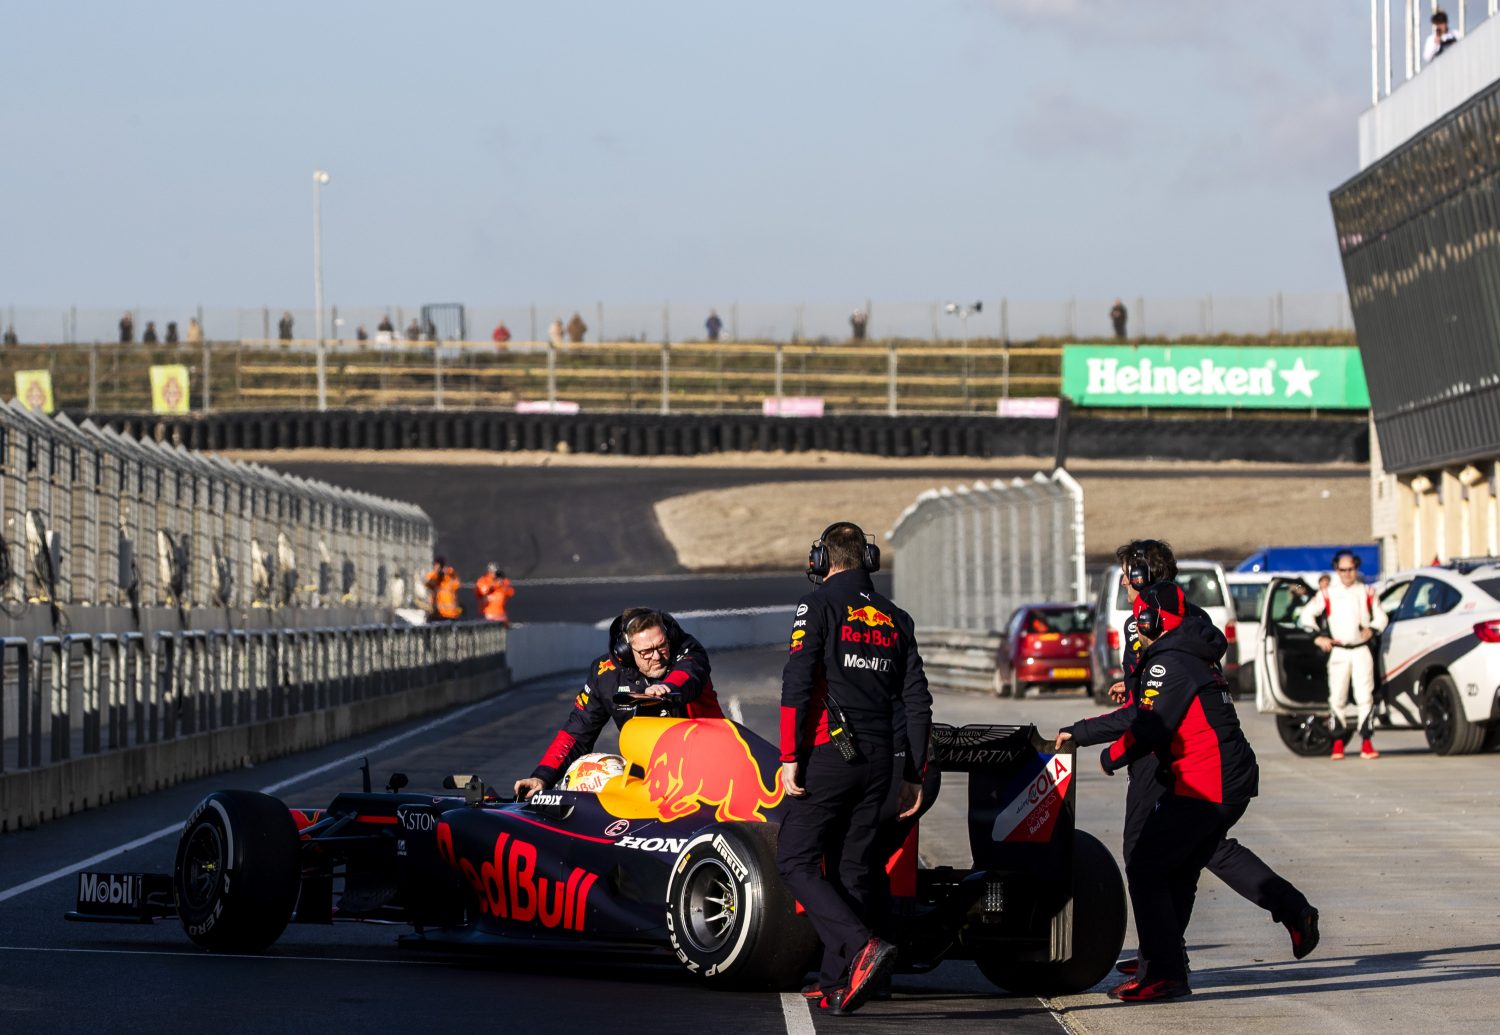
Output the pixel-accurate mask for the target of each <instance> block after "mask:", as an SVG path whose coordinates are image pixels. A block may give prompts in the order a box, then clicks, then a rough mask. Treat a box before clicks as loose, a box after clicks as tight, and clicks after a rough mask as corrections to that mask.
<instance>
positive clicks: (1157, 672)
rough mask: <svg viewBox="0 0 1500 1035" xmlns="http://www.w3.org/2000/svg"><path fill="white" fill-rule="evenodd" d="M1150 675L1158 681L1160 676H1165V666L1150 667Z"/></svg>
mask: <svg viewBox="0 0 1500 1035" xmlns="http://www.w3.org/2000/svg"><path fill="white" fill-rule="evenodd" d="M1151 674H1152V675H1153V676H1155V677H1156V678H1157V679H1160V678H1161V677H1162V676H1164V675H1166V674H1167V666H1165V665H1152V666H1151Z"/></svg>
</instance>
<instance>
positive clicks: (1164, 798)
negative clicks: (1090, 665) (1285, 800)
mask: <svg viewBox="0 0 1500 1035" xmlns="http://www.w3.org/2000/svg"><path fill="white" fill-rule="evenodd" d="M1141 599H1142V600H1143V601H1144V602H1145V606H1143V607H1142V608H1141V610H1140V611H1139V613H1137V614H1136V616H1135V617H1136V630H1135V632H1136V638H1137V639H1139V640H1140V643H1141V656H1140V660H1139V664H1138V666H1137V668H1138V671H1137V685H1138V688H1139V691H1140V692H1139V694H1138V695H1137V696H1136V698H1135V700H1134V701H1133V702H1132V705H1131V712H1132V715H1131V719H1130V725H1129V727H1128V728H1127V729H1126V730H1125V731H1124V732H1123V733H1122V734H1121V735H1120V737H1119V739H1117V740H1115V741H1114V742H1113V743H1112V744H1110V745H1109V746H1108V747H1106V748H1105V749H1104V751H1103V753H1102V754H1101V755H1100V759H1099V761H1100V765H1101V767H1102V768H1103V769H1104V771H1105V772H1106V773H1109V774H1111V775H1113V773H1114V772H1115V770H1117V769H1121V768H1124V767H1126V766H1129V765H1130V764H1131V763H1132V762H1135V761H1136V760H1138V759H1140V758H1144V757H1145V756H1146V755H1147V754H1151V753H1155V754H1156V756H1157V759H1158V768H1157V774H1158V776H1159V777H1160V778H1163V779H1166V780H1169V781H1170V783H1169V786H1168V787H1167V789H1166V790H1165V792H1164V793H1163V794H1162V795H1161V797H1160V799H1159V800H1158V801H1157V803H1156V807H1155V808H1154V809H1153V810H1152V811H1151V813H1150V814H1149V815H1148V816H1147V817H1146V821H1145V822H1144V823H1143V824H1142V825H1141V831H1140V835H1139V837H1138V838H1137V839H1136V842H1135V847H1134V849H1133V850H1132V851H1131V853H1130V855H1129V857H1128V858H1127V860H1126V863H1125V877H1126V881H1127V883H1128V885H1129V888H1130V904H1131V907H1132V908H1133V909H1134V911H1135V929H1136V936H1137V938H1138V939H1139V945H1140V969H1139V970H1138V971H1137V972H1136V974H1135V976H1134V977H1132V978H1131V979H1130V980H1128V981H1125V982H1124V983H1122V984H1119V985H1116V986H1115V987H1114V988H1112V989H1110V991H1109V997H1110V998H1111V999H1119V1000H1122V1001H1124V1002H1150V1001H1154V1000H1160V999H1177V998H1180V997H1182V996H1185V995H1191V994H1192V989H1191V988H1190V987H1189V985H1188V975H1187V960H1186V957H1185V954H1184V953H1183V950H1182V947H1183V943H1184V939H1185V937H1186V934H1187V926H1188V921H1189V920H1190V919H1191V918H1192V913H1193V900H1194V898H1195V897H1196V895H1197V890H1198V878H1199V876H1200V875H1201V874H1202V872H1203V868H1204V867H1205V866H1206V865H1207V864H1208V860H1209V859H1210V858H1211V857H1212V856H1213V854H1214V851H1215V850H1216V849H1217V848H1218V847H1219V845H1220V844H1222V843H1223V842H1224V840H1225V839H1226V837H1227V835H1228V833H1229V830H1230V828H1231V827H1233V826H1234V825H1235V823H1237V822H1239V820H1240V817H1241V816H1243V815H1244V814H1245V810H1246V808H1248V807H1249V805H1250V799H1251V798H1253V797H1255V795H1256V794H1257V792H1258V789H1259V782H1260V768H1259V766H1258V765H1257V764H1256V761H1255V752H1254V751H1252V750H1251V748H1250V742H1249V741H1248V740H1246V739H1245V734H1244V731H1243V730H1242V729H1240V720H1239V716H1238V715H1237V714H1236V713H1235V710H1234V699H1233V697H1232V696H1231V695H1230V693H1229V682H1228V680H1226V679H1225V678H1224V673H1223V671H1222V670H1221V669H1220V667H1219V665H1218V659H1219V657H1220V656H1222V653H1223V648H1222V646H1220V644H1221V643H1222V636H1219V637H1217V638H1216V637H1215V636H1213V635H1212V634H1211V631H1212V632H1217V630H1212V626H1210V627H1209V629H1204V628H1202V627H1203V625H1204V624H1205V620H1204V619H1201V618H1198V617H1196V616H1192V615H1190V614H1189V611H1188V605H1187V598H1186V597H1185V596H1184V595H1183V592H1182V587H1180V586H1178V585H1177V583H1175V582H1155V583H1152V584H1151V585H1149V586H1147V587H1146V588H1145V589H1143V590H1141Z"/></svg>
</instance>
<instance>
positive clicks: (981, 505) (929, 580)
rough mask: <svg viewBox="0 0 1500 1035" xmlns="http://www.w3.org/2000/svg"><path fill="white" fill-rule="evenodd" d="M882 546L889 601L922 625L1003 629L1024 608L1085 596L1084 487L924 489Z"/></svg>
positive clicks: (1065, 478) (1031, 484)
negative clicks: (887, 549)
mask: <svg viewBox="0 0 1500 1035" xmlns="http://www.w3.org/2000/svg"><path fill="white" fill-rule="evenodd" d="M886 538H887V539H889V540H891V541H892V543H894V544H895V546H896V548H897V549H898V550H899V551H900V554H901V563H900V564H899V565H897V566H896V572H895V598H896V599H897V600H899V601H900V602H901V606H902V607H904V608H906V609H907V610H908V611H909V612H910V613H911V615H912V617H913V618H914V619H916V621H917V624H918V625H920V626H923V627H927V628H942V629H970V630H984V631H993V630H1001V629H1003V628H1004V626H1005V623H1006V621H1007V620H1008V619H1009V617H1010V615H1011V614H1012V612H1014V611H1015V609H1016V608H1018V607H1020V606H1021V605H1022V604H1028V603H1046V602H1065V601H1069V602H1070V601H1075V600H1083V599H1085V598H1086V596H1087V585H1086V583H1085V580H1084V564H1083V561H1084V554H1083V489H1082V488H1081V487H1079V485H1078V483H1077V482H1076V481H1074V480H1073V478H1072V477H1071V476H1070V475H1069V474H1068V472H1067V471H1064V470H1062V469H1058V470H1056V471H1054V472H1053V473H1052V474H1051V476H1050V477H1049V476H1047V475H1044V474H1041V473H1037V474H1035V475H1033V476H1032V478H1031V480H1029V481H1024V480H1022V479H1020V478H1015V479H1013V480H1011V481H1009V482H1000V481H995V482H983V481H980V482H975V483H974V484H973V485H961V486H959V487H958V488H957V489H949V488H947V487H944V488H941V489H929V490H927V491H926V492H924V493H922V494H921V495H920V496H918V497H917V498H916V501H915V502H913V503H912V504H911V506H909V507H907V508H906V509H905V510H904V511H902V512H901V516H900V517H899V518H897V519H896V524H895V526H894V527H893V528H892V529H891V530H890V531H889V532H887V533H886Z"/></svg>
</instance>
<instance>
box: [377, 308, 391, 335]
mask: <svg viewBox="0 0 1500 1035" xmlns="http://www.w3.org/2000/svg"><path fill="white" fill-rule="evenodd" d="M375 329H376V330H377V331H384V332H385V333H386V334H395V333H396V326H395V324H393V323H391V314H390V313H386V314H385V315H384V316H382V317H381V318H380V323H378V324H376V325H375Z"/></svg>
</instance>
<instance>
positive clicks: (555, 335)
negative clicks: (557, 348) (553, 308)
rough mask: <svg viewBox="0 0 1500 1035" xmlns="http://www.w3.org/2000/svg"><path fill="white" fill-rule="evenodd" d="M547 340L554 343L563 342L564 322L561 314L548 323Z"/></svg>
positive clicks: (559, 343)
mask: <svg viewBox="0 0 1500 1035" xmlns="http://www.w3.org/2000/svg"><path fill="white" fill-rule="evenodd" d="M547 340H548V341H550V342H551V343H552V344H553V345H561V344H562V343H563V322H562V317H561V316H559V317H558V318H557V319H555V320H553V321H552V322H551V323H549V324H548V325H547Z"/></svg>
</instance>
